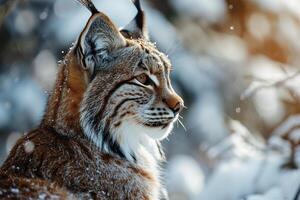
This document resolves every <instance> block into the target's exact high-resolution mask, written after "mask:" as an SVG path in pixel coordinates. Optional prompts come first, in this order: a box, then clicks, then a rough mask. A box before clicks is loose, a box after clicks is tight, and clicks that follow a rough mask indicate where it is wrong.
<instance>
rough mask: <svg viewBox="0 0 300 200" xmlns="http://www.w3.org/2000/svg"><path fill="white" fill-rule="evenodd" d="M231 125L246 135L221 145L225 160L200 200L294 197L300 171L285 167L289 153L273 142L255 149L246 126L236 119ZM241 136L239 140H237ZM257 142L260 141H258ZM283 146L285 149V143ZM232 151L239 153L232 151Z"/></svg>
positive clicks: (288, 199) (204, 188)
mask: <svg viewBox="0 0 300 200" xmlns="http://www.w3.org/2000/svg"><path fill="white" fill-rule="evenodd" d="M231 127H232V128H233V129H234V130H236V131H238V132H234V134H235V135H240V136H242V137H238V136H232V137H231V139H227V140H230V142H228V141H227V147H226V145H225V147H226V148H224V147H223V148H220V146H222V145H220V144H219V145H218V146H219V147H218V148H219V149H218V151H217V152H219V154H222V157H221V161H220V163H219V164H218V165H217V167H216V169H215V170H214V171H213V173H212V175H211V176H210V177H209V179H208V181H207V183H206V184H205V185H204V187H203V190H202V192H201V193H200V195H199V197H198V199H199V200H206V199H214V200H239V199H247V200H249V199H250V200H260V199H263V200H269V199H270V200H271V199H272V200H277V199H278V200H293V198H294V196H295V194H296V191H297V189H298V187H299V185H300V170H292V169H284V168H283V167H282V166H283V165H284V164H285V163H286V162H287V159H288V156H289V152H286V151H278V150H273V148H272V144H268V145H267V146H264V145H262V146H260V147H257V148H254V147H253V144H252V142H249V139H247V137H246V136H247V135H248V134H250V133H249V131H248V130H247V129H246V128H245V127H243V126H242V125H241V124H240V123H239V122H237V121H232V122H231ZM248 136H249V137H250V138H251V136H250V135H248ZM274 137H277V138H278V136H274ZM237 138H238V139H239V140H238V141H236V142H234V140H236V139H237ZM251 140H254V138H252V139H251ZM253 142H254V143H255V144H259V142H258V141H257V142H255V141H253ZM228 144H231V145H228ZM279 147H282V148H283V147H284V145H280V146H279ZM215 148H216V147H215ZM277 148H278V146H277ZM225 149H226V150H225ZM228 151H231V152H239V153H231V154H228ZM223 154H226V155H227V156H224V155H223ZM228 155H229V156H228ZM215 191H218V192H215Z"/></svg>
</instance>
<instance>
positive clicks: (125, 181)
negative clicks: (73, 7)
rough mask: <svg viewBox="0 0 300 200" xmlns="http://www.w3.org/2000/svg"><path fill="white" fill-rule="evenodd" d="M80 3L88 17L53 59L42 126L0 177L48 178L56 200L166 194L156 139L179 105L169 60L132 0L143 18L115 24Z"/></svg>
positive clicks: (26, 139) (161, 196)
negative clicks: (55, 66)
mask: <svg viewBox="0 0 300 200" xmlns="http://www.w3.org/2000/svg"><path fill="white" fill-rule="evenodd" d="M81 2H82V3H83V4H84V5H85V6H86V7H87V8H89V10H90V11H91V12H92V16H91V17H90V19H89V20H88V22H87V24H86V26H85V28H84V30H83V31H82V33H81V34H80V36H79V39H78V41H77V42H76V44H75V45H74V47H73V48H71V50H70V51H69V52H68V54H67V55H66V56H65V58H64V60H63V62H62V64H61V65H60V69H59V72H58V76H57V80H56V84H55V86H54V89H53V93H52V95H51V96H50V98H49V102H48V106H47V109H46V113H45V115H44V118H43V120H42V123H41V125H40V126H39V127H38V128H37V129H36V130H34V131H31V132H29V133H28V134H27V135H25V136H24V137H22V138H21V139H20V140H19V141H18V142H17V144H16V145H15V146H14V148H13V150H12V151H11V153H10V155H9V157H8V158H7V160H6V161H5V163H4V165H3V166H2V168H1V174H2V175H1V174H0V178H1V177H2V180H4V181H5V180H7V181H8V182H9V180H10V179H9V178H7V177H13V179H14V180H15V179H16V177H20V180H21V179H22V180H23V179H24V180H26V181H28V180H29V181H32V183H35V182H37V183H38V184H41V185H43V184H44V185H45V187H47V186H49V185H51V184H55V188H57V187H61V188H62V189H61V190H62V191H60V190H59V189H57V191H58V193H59V194H62V195H61V198H62V199H65V198H66V197H67V196H68V194H72V195H74V196H75V197H77V198H80V199H85V198H92V199H144V200H148V199H149V200H155V199H166V198H167V196H166V192H165V189H164V186H163V181H162V176H161V173H160V166H159V164H160V162H161V161H162V160H163V151H162V149H161V145H160V140H162V139H164V138H165V137H167V135H168V134H169V133H170V131H171V129H172V127H173V123H174V121H176V120H177V118H178V113H179V112H180V111H181V109H182V107H183V101H182V99H181V98H180V97H179V96H178V95H177V94H176V93H175V91H174V90H173V88H172V85H171V82H170V78H169V73H170V68H171V64H170V61H169V60H168V58H167V57H166V56H165V55H164V54H163V53H161V52H160V51H159V50H157V48H156V47H155V45H154V44H153V43H151V42H150V41H149V40H148V36H147V35H146V34H147V32H146V31H145V30H143V29H144V28H145V26H144V25H143V24H141V23H143V22H144V21H145V19H144V18H145V16H144V13H142V14H141V13H140V12H143V11H142V9H141V7H140V3H139V2H137V1H134V2H135V5H136V6H137V8H138V14H137V16H136V18H139V17H142V18H143V19H134V20H133V21H132V22H131V23H130V25H129V26H125V28H124V29H122V30H118V29H117V28H116V26H115V25H114V24H113V22H112V21H111V20H110V19H109V18H108V17H107V16H106V15H105V14H103V13H101V12H99V11H98V10H97V9H96V8H95V7H94V5H93V4H92V2H91V1H90V0H85V1H83V0H82V1H81ZM139 13H140V14H139ZM137 22H138V23H137ZM126 27H127V28H126ZM128 27H130V29H129V28H128ZM130 33H132V34H130ZM28 142H30V143H32V144H33V145H34V149H33V150H32V151H30V152H27V151H26V148H24V145H25V144H26V143H28ZM5 177H6V178H5ZM0 180H1V179H0ZM39 181H40V182H39ZM6 185H7V184H6ZM26 187H27V186H26ZM55 188H54V189H55ZM54 189H53V190H52V192H53V193H55V192H54V191H56V190H54ZM1 190H4V188H3V187H1V185H0V192H1ZM37 192H38V189H37V190H32V192H31V193H29V194H28V195H29V196H30V194H31V195H32V197H34V196H36V195H37ZM63 195H65V196H63Z"/></svg>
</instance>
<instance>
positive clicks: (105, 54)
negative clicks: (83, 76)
mask: <svg viewBox="0 0 300 200" xmlns="http://www.w3.org/2000/svg"><path fill="white" fill-rule="evenodd" d="M125 43H126V42H125V38H124V37H123V36H122V35H121V33H120V32H119V31H118V29H117V28H116V26H115V25H114V24H113V23H112V22H111V20H110V19H109V18H108V17H107V16H106V15H105V14H103V13H101V12H99V13H96V14H94V15H92V16H91V18H90V19H89V21H88V23H87V25H86V27H85V28H84V30H83V32H82V33H81V35H80V38H79V46H80V50H81V54H82V62H83V65H84V67H85V69H87V70H88V71H89V73H90V74H93V73H94V70H95V68H101V67H104V66H105V64H106V63H107V62H108V61H110V60H111V57H110V54H109V53H110V52H111V51H113V50H115V49H118V48H121V47H123V46H125Z"/></svg>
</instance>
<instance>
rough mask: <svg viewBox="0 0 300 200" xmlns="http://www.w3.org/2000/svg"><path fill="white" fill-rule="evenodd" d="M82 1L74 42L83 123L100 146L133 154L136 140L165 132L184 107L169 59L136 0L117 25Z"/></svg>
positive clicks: (157, 137) (155, 138)
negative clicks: (81, 76) (82, 18)
mask: <svg viewBox="0 0 300 200" xmlns="http://www.w3.org/2000/svg"><path fill="white" fill-rule="evenodd" d="M81 2H82V3H83V4H84V5H85V6H86V7H88V8H89V10H90V11H91V12H92V16H91V17H90V19H89V20H88V22H87V24H86V26H85V28H84V30H83V31H82V33H81V35H80V37H79V40H78V43H77V46H76V52H77V55H78V58H79V60H80V65H81V67H82V68H83V69H84V70H85V80H86V82H87V83H88V88H87V90H86V92H85V94H84V98H83V100H82V102H81V106H80V123H81V126H82V129H83V130H84V133H85V134H86V135H87V136H88V137H89V138H90V139H91V140H92V141H93V142H94V143H95V144H96V145H97V146H98V147H99V148H101V149H102V150H103V151H107V152H114V153H116V154H118V155H120V156H121V157H126V158H128V159H135V156H136V155H135V148H139V147H138V145H140V144H142V143H145V140H147V139H148V140H147V142H146V143H149V141H150V140H151V141H155V144H156V142H157V141H158V140H161V139H163V138H165V137H166V136H167V135H168V134H169V133H170V131H171V129H172V126H173V123H174V121H175V120H177V118H178V114H179V112H180V111H181V109H182V107H183V100H182V99H181V98H180V97H179V96H178V95H177V94H176V93H175V91H174V90H173V88H172V85H171V81H170V78H169V75H170V69H171V64H170V61H169V60H168V58H167V57H166V56H165V55H164V54H163V53H161V52H160V51H159V50H157V48H156V47H155V45H153V44H152V43H151V42H150V41H149V39H148V35H147V30H146V24H145V16H144V12H143V11H142V9H141V6H140V2H139V1H133V2H134V4H135V6H136V8H137V10H138V13H137V15H136V17H135V18H134V19H133V20H132V21H131V22H130V23H129V24H128V25H127V26H125V28H123V29H121V30H119V29H118V28H117V27H116V26H115V25H114V23H113V22H112V21H111V20H110V19H109V17H107V16H106V15H105V14H103V13H101V12H99V11H97V9H96V8H95V6H94V5H93V4H92V2H91V1H89V0H86V1H81ZM149 139H150V140H149Z"/></svg>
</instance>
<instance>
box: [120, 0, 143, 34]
mask: <svg viewBox="0 0 300 200" xmlns="http://www.w3.org/2000/svg"><path fill="white" fill-rule="evenodd" d="M131 1H132V2H133V4H134V6H135V7H136V9H137V14H136V16H135V17H134V19H133V20H131V22H130V23H129V24H127V25H126V26H125V27H124V28H123V29H122V30H121V33H122V34H123V35H124V36H125V37H127V38H134V39H138V38H145V39H148V30H147V27H146V17H145V13H144V11H143V9H142V6H141V3H140V0H131Z"/></svg>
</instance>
